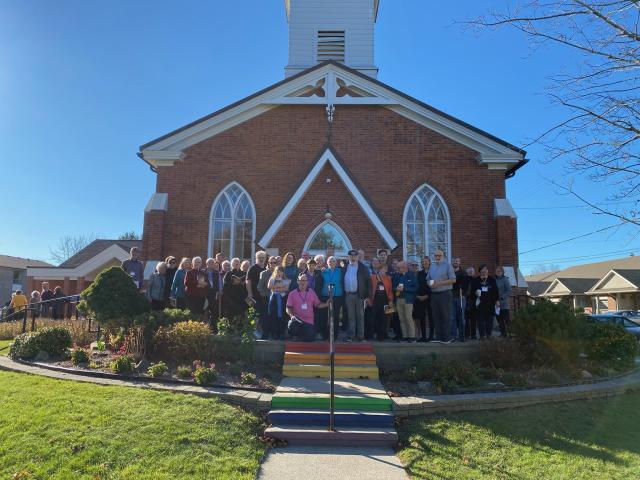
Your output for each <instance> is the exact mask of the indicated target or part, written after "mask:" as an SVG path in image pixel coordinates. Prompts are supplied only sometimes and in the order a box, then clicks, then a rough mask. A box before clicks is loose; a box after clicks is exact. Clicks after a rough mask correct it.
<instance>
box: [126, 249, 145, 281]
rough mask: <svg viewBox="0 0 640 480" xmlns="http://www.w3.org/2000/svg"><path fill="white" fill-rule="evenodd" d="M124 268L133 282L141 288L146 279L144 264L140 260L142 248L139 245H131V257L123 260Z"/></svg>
mask: <svg viewBox="0 0 640 480" xmlns="http://www.w3.org/2000/svg"><path fill="white" fill-rule="evenodd" d="M122 269H123V270H124V271H125V272H127V273H128V274H129V275H130V276H131V278H132V279H133V283H135V284H136V287H138V290H140V287H142V280H144V265H143V264H142V261H141V260H140V249H139V248H138V247H131V250H129V258H128V259H127V260H125V261H124V262H122Z"/></svg>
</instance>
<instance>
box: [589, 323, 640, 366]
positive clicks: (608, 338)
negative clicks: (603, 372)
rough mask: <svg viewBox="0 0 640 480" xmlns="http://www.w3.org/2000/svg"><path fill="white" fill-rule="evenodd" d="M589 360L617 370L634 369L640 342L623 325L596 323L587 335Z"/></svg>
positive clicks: (590, 326)
mask: <svg viewBox="0 0 640 480" xmlns="http://www.w3.org/2000/svg"><path fill="white" fill-rule="evenodd" d="M584 350H585V353H586V354H587V358H588V359H589V360H591V361H592V362H598V363H601V364H602V365H604V366H606V367H611V368H615V369H617V370H622V369H628V368H632V367H633V365H634V362H635V358H636V355H638V340H636V338H635V336H634V335H633V334H631V333H629V332H627V331H626V330H625V329H624V327H622V326H621V325H610V324H601V323H594V324H592V325H589V327H588V330H587V333H586V335H585V342H584Z"/></svg>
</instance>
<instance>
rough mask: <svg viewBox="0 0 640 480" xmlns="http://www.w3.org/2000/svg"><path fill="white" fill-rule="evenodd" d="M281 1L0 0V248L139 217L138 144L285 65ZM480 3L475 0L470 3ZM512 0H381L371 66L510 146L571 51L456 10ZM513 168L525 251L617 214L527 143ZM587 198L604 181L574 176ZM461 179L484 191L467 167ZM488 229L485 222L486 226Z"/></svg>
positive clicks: (33, 246)
mask: <svg viewBox="0 0 640 480" xmlns="http://www.w3.org/2000/svg"><path fill="white" fill-rule="evenodd" d="M283 3H284V2H282V1H281V0H251V1H249V0H247V1H236V2H222V1H215V2H196V1H180V2H178V1H167V0H154V1H150V0H137V1H135V2H131V1H125V0H110V1H101V2H99V1H97V0H57V1H55V2H51V1H45V0H40V1H34V0H0V25H2V28H1V29H0V171H1V172H2V180H3V181H2V186H1V187H0V213H1V218H2V225H3V227H2V235H0V253H2V254H8V255H16V256H24V257H30V258H40V259H45V260H46V259H47V258H48V257H49V248H50V247H52V246H54V245H55V244H56V243H57V241H58V239H59V238H60V237H62V236H64V235H68V234H91V233H93V234H97V235H99V236H100V237H102V238H110V237H117V236H118V235H119V234H121V233H123V232H125V231H130V230H135V231H137V232H141V231H142V220H143V209H144V206H145V204H146V202H147V201H148V199H149V197H150V196H151V194H152V193H153V191H154V186H155V176H154V175H153V174H152V172H150V171H149V168H148V167H147V165H146V164H145V163H143V162H142V161H141V160H139V159H138V158H137V156H136V152H137V150H138V146H139V145H141V144H143V143H145V142H147V141H149V140H152V139H154V138H156V137H159V136H160V135H162V134H164V133H167V132H168V131H171V130H173V129H175V128H177V127H180V126H182V125H184V124H186V123H189V122H191V121H192V120H194V119H196V118H199V117H201V116H203V115H206V114H208V113H210V112H212V111H214V110H216V109H218V108H220V107H223V106H225V105H227V104H229V103H231V102H233V101H236V100H238V99H240V98H243V97H245V96H247V95H249V94H251V93H253V92H255V91H257V90H260V89H262V88H264V87H265V86H268V85H270V84H272V83H274V82H276V81H279V80H281V79H282V78H283V76H284V73H283V68H284V66H285V64H286V63H287V23H286V18H285V15H284V6H283ZM480 4H482V5H480ZM506 4H507V2H505V1H502V2H497V1H483V2H475V1H471V0H459V1H457V2H425V1H422V0H393V1H390V0H382V2H381V4H380V12H379V16H378V23H377V26H376V49H375V56H376V64H377V65H378V67H379V68H380V74H379V77H378V78H379V79H380V80H381V81H383V82H385V83H388V84H390V85H392V86H394V87H395V88H398V89H400V90H402V91H404V92H406V93H408V94H410V95H412V96H415V97H417V98H419V99H421V100H423V101H425V102H427V103H430V104H431V105H433V106H435V107H437V108H439V109H441V110H444V111H446V112H447V113H449V114H451V115H454V116H457V117H458V118H460V119H462V120H464V121H466V122H469V123H471V124H473V125H475V126H477V127H479V128H482V129H484V130H486V131H488V132H490V133H492V134H494V135H496V136H498V137H500V138H503V139H505V140H507V141H509V142H511V143H514V144H516V145H525V144H527V143H528V142H529V141H530V139H532V138H533V137H535V136H536V135H537V134H539V133H541V132H542V131H544V130H546V129H547V128H548V127H550V126H552V125H553V123H554V121H557V120H558V119H561V118H563V117H562V115H563V112H562V111H560V110H558V109H557V108H555V107H552V106H550V104H549V102H548V100H547V98H546V97H545V96H544V92H545V87H546V86H547V85H548V80H547V78H548V77H549V76H550V75H552V74H554V73H557V72H560V71H566V70H568V69H570V68H571V67H572V66H573V65H574V64H575V61H576V59H575V56H574V55H573V54H572V52H571V51H568V50H562V49H558V48H542V49H538V50H532V49H531V48H530V47H529V45H528V43H527V40H526V39H525V38H523V37H522V36H521V35H520V34H519V33H517V32H515V31H513V30H509V29H505V30H499V31H496V32H487V33H484V34H482V35H477V34H476V33H473V32H470V31H465V30H464V29H463V28H462V27H461V26H460V25H458V24H456V22H463V21H465V20H468V19H470V18H473V17H475V16H477V15H479V14H482V13H485V12H486V10H488V9H489V8H492V7H497V8H501V7H503V6H504V5H506ZM527 150H528V152H529V154H528V157H529V158H530V159H531V161H530V163H529V164H528V165H527V166H525V167H524V168H523V169H521V170H520V171H519V172H518V174H517V175H516V177H515V178H514V179H512V180H509V181H508V184H507V185H508V187H507V188H508V197H509V199H510V200H511V203H512V204H513V205H514V207H515V208H516V211H517V213H518V215H519V244H520V250H521V252H527V251H528V250H532V249H536V248H538V247H541V246H544V245H547V244H550V243H553V242H556V241H560V240H564V239H567V238H570V237H573V236H577V235H580V234H583V233H588V232H591V231H594V230H596V229H599V228H603V227H606V226H609V225H614V224H616V223H617V222H616V221H615V219H612V218H606V217H603V216H597V215H593V214H592V213H590V212H589V211H588V210H587V209H586V208H583V207H581V206H580V204H579V203H578V202H577V200H574V199H571V198H568V197H566V196H563V195H560V194H559V193H558V191H557V188H555V187H553V186H552V185H551V184H550V183H549V180H556V181H558V180H566V179H567V178H569V177H570V176H569V175H568V174H567V173H566V172H565V171H564V169H563V166H562V165H561V164H549V163H546V162H545V158H544V152H543V150H542V148H541V147H539V146H536V145H533V146H530V147H527ZM575 185H576V186H577V187H579V188H582V189H584V191H587V192H589V195H590V198H592V199H594V200H602V201H604V200H605V199H606V198H607V196H608V195H609V194H610V192H609V191H607V189H606V187H604V186H603V185H601V184H598V185H593V184H589V183H587V182H585V181H582V180H581V179H579V178H577V179H576V183H575ZM461 188H463V189H481V188H482V185H478V184H476V182H475V181H474V179H473V178H469V180H468V183H467V184H466V185H461ZM488 228H491V227H488ZM635 249H637V250H636V251H640V239H637V238H635V231H634V230H633V229H632V228H630V227H625V228H621V229H609V230H606V231H604V232H602V233H599V234H595V235H591V236H588V237H584V238H582V239H579V240H576V241H573V242H569V243H565V244H562V245H558V246H556V247H551V248H546V249H542V250H538V251H535V252H530V253H523V254H522V256H521V263H522V270H523V271H525V272H528V271H529V270H530V269H531V268H534V267H536V266H537V265H540V264H547V265H548V264H556V265H559V266H563V267H564V266H568V265H570V264H574V263H582V262H584V261H599V260H606V259H607V258H614V257H618V256H625V255H628V254H629V253H630V252H633V251H634V250H635Z"/></svg>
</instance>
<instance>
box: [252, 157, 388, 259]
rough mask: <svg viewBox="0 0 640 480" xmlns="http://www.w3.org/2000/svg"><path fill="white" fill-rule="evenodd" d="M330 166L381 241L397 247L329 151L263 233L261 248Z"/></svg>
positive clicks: (259, 242)
mask: <svg viewBox="0 0 640 480" xmlns="http://www.w3.org/2000/svg"><path fill="white" fill-rule="evenodd" d="M327 163H328V164H330V165H331V166H332V167H333V169H334V170H335V171H336V173H337V174H338V176H339V177H340V179H341V180H342V182H343V183H344V185H345V186H346V187H347V190H348V191H349V193H350V194H351V196H352V197H353V198H354V200H355V201H356V202H357V204H358V205H359V206H360V208H361V209H362V211H363V212H364V214H365V215H366V216H367V218H368V219H369V221H370V222H371V223H372V225H373V226H374V227H375V229H376V230H377V231H378V233H379V234H380V236H381V237H382V239H383V240H384V241H385V242H386V244H387V246H388V247H389V248H390V249H391V250H393V249H395V248H396V247H397V246H398V242H396V240H395V239H394V238H393V235H391V232H389V230H388V229H387V227H385V225H384V223H382V221H381V220H380V218H379V217H378V215H377V214H376V213H375V211H374V210H373V208H372V207H371V205H369V202H367V200H366V199H365V197H364V195H362V193H361V192H360V190H358V188H357V187H356V185H355V183H354V182H353V180H352V179H351V177H349V175H348V174H347V172H346V170H345V169H344V168H343V167H342V165H341V164H340V162H339V161H338V159H337V158H336V157H335V155H334V154H333V152H332V151H331V150H330V149H327V150H325V152H324V153H323V154H322V155H321V156H320V159H319V160H318V161H317V162H316V164H315V165H314V166H313V168H312V169H311V171H310V172H309V174H308V175H307V176H306V177H305V179H304V180H303V181H302V183H301V184H300V186H299V187H298V189H297V190H296V192H295V193H294V194H293V195H292V196H291V198H290V199H289V201H288V202H287V204H286V205H285V207H284V208H283V209H282V211H281V212H280V214H279V215H278V216H277V217H276V219H275V220H274V222H273V223H272V224H271V226H270V227H269V229H268V230H267V231H266V232H265V233H264V235H263V236H262V238H261V239H260V240H259V241H258V244H259V245H260V246H262V247H265V248H266V247H268V246H269V243H270V242H271V240H272V239H273V237H274V236H275V235H276V233H278V230H280V228H282V225H284V222H285V221H286V220H287V218H289V215H291V213H292V212H293V210H294V209H295V207H296V206H297V205H298V204H299V203H300V201H301V200H302V198H303V197H304V195H305V193H307V191H308V190H309V188H311V185H313V182H314V181H315V180H316V178H317V177H318V175H319V174H320V171H321V170H322V168H323V167H324V166H325V165H326V164H327Z"/></svg>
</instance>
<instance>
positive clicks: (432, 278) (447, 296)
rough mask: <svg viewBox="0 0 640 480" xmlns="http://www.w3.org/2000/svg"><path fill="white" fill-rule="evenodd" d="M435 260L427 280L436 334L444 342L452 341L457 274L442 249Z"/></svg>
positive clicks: (438, 251)
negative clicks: (452, 319) (452, 313)
mask: <svg viewBox="0 0 640 480" xmlns="http://www.w3.org/2000/svg"><path fill="white" fill-rule="evenodd" d="M433 258H434V260H435V261H434V262H433V263H432V264H431V266H430V267H429V272H428V273H427V281H428V282H429V286H430V287H431V312H432V315H433V321H434V323H435V327H436V336H437V337H438V341H440V342H442V343H451V337H450V334H451V306H452V305H453V293H452V288H453V284H454V283H456V274H455V272H454V271H453V267H452V266H451V264H450V263H449V262H448V261H447V260H446V259H445V257H444V252H443V251H442V250H440V249H438V250H436V251H435V252H434V254H433Z"/></svg>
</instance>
